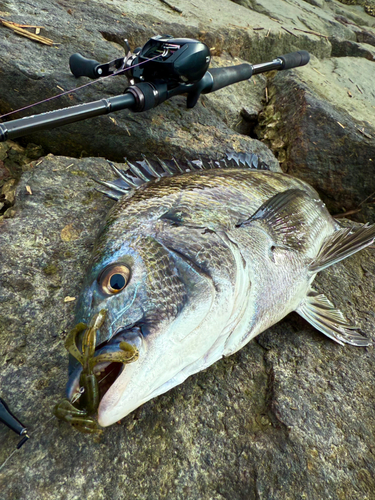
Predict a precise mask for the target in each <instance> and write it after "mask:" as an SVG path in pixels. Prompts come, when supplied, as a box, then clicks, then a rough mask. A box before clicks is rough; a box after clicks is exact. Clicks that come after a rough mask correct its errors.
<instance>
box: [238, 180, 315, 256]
mask: <svg viewBox="0 0 375 500" xmlns="http://www.w3.org/2000/svg"><path fill="white" fill-rule="evenodd" d="M312 203H315V200H312V199H311V197H310V196H309V195H308V194H307V193H305V192H304V191H302V190H301V189H288V190H287V191H284V192H282V193H278V194H276V195H275V196H273V197H272V198H270V199H269V200H267V201H266V202H265V203H263V205H262V206H261V207H260V208H258V210H257V211H256V212H255V214H254V215H252V216H251V217H250V218H249V219H247V220H246V221H244V222H241V223H240V224H237V227H249V226H255V225H256V226H258V227H260V228H262V229H263V230H264V232H266V233H267V234H269V236H270V237H271V238H272V240H273V241H274V242H275V245H277V246H281V247H285V248H289V249H295V250H301V249H302V247H303V245H304V243H305V235H306V228H305V227H304V226H305V224H304V222H306V221H305V220H302V219H301V209H300V208H301V206H304V207H305V212H306V214H307V213H308V209H307V207H308V206H309V205H311V204H312Z"/></svg>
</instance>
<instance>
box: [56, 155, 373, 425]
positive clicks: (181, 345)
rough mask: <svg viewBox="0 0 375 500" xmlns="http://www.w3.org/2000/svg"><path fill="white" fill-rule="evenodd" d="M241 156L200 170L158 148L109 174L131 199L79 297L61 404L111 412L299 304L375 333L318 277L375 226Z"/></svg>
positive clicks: (320, 325) (75, 414) (114, 217)
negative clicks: (340, 305) (152, 157)
mask: <svg viewBox="0 0 375 500" xmlns="http://www.w3.org/2000/svg"><path fill="white" fill-rule="evenodd" d="M232 156H233V157H234V160H235V161H234V160H233V159H232V160H231V161H229V162H228V163H227V162H220V163H218V162H215V164H213V163H211V164H210V165H208V166H207V165H206V166H204V165H203V164H202V163H199V162H196V163H194V165H193V164H191V163H190V164H189V166H188V168H189V169H190V171H188V172H185V171H184V169H183V168H182V167H180V166H178V165H177V164H175V165H174V166H173V171H172V167H171V165H173V163H172V162H171V163H168V164H165V163H163V162H159V163H156V162H148V161H146V160H144V161H143V162H139V163H138V165H137V166H136V165H130V170H128V171H127V172H124V171H119V170H118V169H116V168H115V167H114V168H115V170H116V172H117V174H118V175H119V176H120V179H119V180H118V181H115V182H112V183H102V184H104V186H105V188H104V190H105V191H106V193H107V194H108V195H109V196H111V197H113V198H115V199H117V200H118V201H117V203H116V204H115V205H114V207H113V208H112V210H111V211H110V213H109V215H108V218H107V220H106V222H105V225H104V226H103V228H102V230H101V232H100V234H99V236H98V238H97V241H96V245H95V249H94V253H93V257H92V261H91V264H90V268H89V270H88V273H87V276H86V280H85V284H84V288H83V290H82V294H81V298H80V302H79V308H78V312H77V322H78V321H81V322H83V323H85V324H86V323H89V322H90V320H91V324H90V325H89V328H87V327H86V325H85V324H84V325H82V324H81V325H78V327H76V329H75V330H74V331H73V332H72V333H71V334H70V336H69V338H68V340H67V348H68V349H69V351H70V352H71V353H72V354H73V356H74V357H75V358H76V359H77V360H78V363H77V362H75V364H74V363H72V364H71V370H70V372H71V373H70V378H69V382H68V386H67V394H68V399H69V401H64V402H62V403H60V405H58V406H57V408H56V414H57V415H58V416H59V417H60V418H64V419H65V420H67V421H68V422H70V423H72V424H73V425H75V426H77V427H78V428H79V429H80V430H82V431H84V432H92V431H95V430H97V423H96V420H95V418H94V417H96V418H97V422H98V423H99V425H100V426H104V427H105V426H108V425H111V424H113V423H114V422H116V421H118V420H120V419H121V418H123V417H125V416H126V415H128V414H129V413H130V412H132V411H133V410H135V409H136V408H137V407H139V406H140V405H142V404H143V403H145V402H146V401H148V400H150V399H151V398H154V397H156V396H158V395H159V394H162V393H164V392H166V391H168V390H169V389H171V388H172V387H175V386H176V385H178V384H181V383H182V382H183V381H184V380H185V379H186V378H187V377H189V376H190V375H192V374H193V373H196V372H199V371H200V370H204V369H205V368H207V367H208V366H210V365H211V364H212V363H215V362H216V361H217V360H219V359H220V358H222V357H223V356H229V355H231V354H233V353H235V352H236V351H238V350H239V349H241V348H242V347H243V346H244V345H246V344H247V343H248V342H249V341H250V340H251V339H252V338H254V337H255V336H256V335H258V334H259V333H261V332H263V331H264V330H265V329H266V328H268V327H270V326H271V325H273V324H275V323H276V322H278V321H280V320H281V319H282V318H284V317H285V316H286V315H287V314H288V313H290V312H291V311H297V312H298V313H299V314H300V315H301V316H302V317H303V318H305V319H306V320H307V321H308V322H310V323H311V324H312V325H314V327H315V328H317V329H318V330H320V331H321V332H323V333H324V334H325V335H327V336H328V337H330V338H332V339H333V340H335V341H336V342H338V343H340V344H343V343H348V344H352V345H357V346H366V345H369V344H372V341H371V340H369V339H367V338H365V337H363V336H362V335H360V334H359V333H358V332H357V331H355V328H354V327H353V325H350V324H349V323H348V322H347V320H346V319H345V318H344V316H343V314H342V313H341V312H340V311H338V310H337V309H335V307H334V305H333V304H331V303H330V301H329V300H328V299H327V298H326V297H325V296H324V295H322V294H318V293H317V292H315V291H314V289H313V288H312V287H311V284H312V282H313V280H314V278H315V275H316V273H318V272H319V271H321V270H322V269H324V268H326V267H328V266H330V265H332V264H335V263H336V262H338V261H340V260H342V259H344V258H346V257H349V256H350V255H352V254H354V253H355V252H357V251H358V250H361V249H362V248H365V247H367V246H368V245H370V244H372V243H373V241H374V238H375V226H367V225H365V226H363V227H361V228H359V229H354V228H353V229H348V228H342V227H341V226H340V225H339V224H338V222H336V221H335V219H333V218H332V216H331V215H330V214H329V213H328V211H327V209H326V207H325V205H324V204H323V202H322V201H321V200H320V199H319V196H318V194H317V193H316V191H315V190H314V189H313V188H312V187H311V186H309V185H308V184H306V183H305V182H303V181H301V180H298V179H295V178H293V177H290V176H289V175H286V174H282V173H276V172H271V171H268V170H262V169H257V168H254V166H256V165H257V163H258V159H257V157H256V156H255V155H250V154H247V155H244V154H242V155H236V154H235V155H232ZM239 160H242V163H241V161H239ZM236 162H237V164H238V166H237V164H236ZM219 167H220V168H219ZM263 167H264V166H263ZM85 330H86V333H85V334H84V339H83V341H82V343H83V346H82V348H81V347H77V345H78V346H80V345H81V344H80V343H81V340H79V337H80V335H81V334H82V332H83V331H85ZM80 332H81V333H80ZM80 349H82V351H83V353H81V351H80ZM88 380H89V382H88Z"/></svg>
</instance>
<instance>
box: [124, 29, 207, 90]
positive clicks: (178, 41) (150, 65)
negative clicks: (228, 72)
mask: <svg viewBox="0 0 375 500" xmlns="http://www.w3.org/2000/svg"><path fill="white" fill-rule="evenodd" d="M158 55H159V57H156V56H158ZM155 57H156V58H155ZM152 58H155V59H153V60H152V61H150V59H152ZM147 61H148V62H147ZM210 61H211V54H210V49H209V48H208V47H207V45H206V44H204V43H202V42H200V41H198V40H193V39H191V38H172V37H171V36H169V35H159V36H154V37H152V38H150V40H149V41H148V42H147V43H146V44H145V45H144V46H143V47H142V49H141V50H140V51H139V52H138V54H137V57H136V60H134V62H133V64H134V63H135V64H136V63H145V62H147V64H142V65H141V66H137V67H136V68H134V69H133V70H132V76H133V77H134V79H135V80H138V81H155V80H161V81H168V82H175V83H195V82H197V81H199V80H201V79H202V78H203V76H204V75H205V73H206V71H207V70H208V66H209V64H210Z"/></svg>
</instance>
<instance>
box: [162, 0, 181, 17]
mask: <svg viewBox="0 0 375 500" xmlns="http://www.w3.org/2000/svg"><path fill="white" fill-rule="evenodd" d="M160 1H161V3H165V5H166V6H167V7H169V8H170V9H172V10H174V11H175V12H178V13H179V14H182V10H180V9H179V8H178V7H175V6H174V5H171V4H170V3H169V2H167V1H166V0H160Z"/></svg>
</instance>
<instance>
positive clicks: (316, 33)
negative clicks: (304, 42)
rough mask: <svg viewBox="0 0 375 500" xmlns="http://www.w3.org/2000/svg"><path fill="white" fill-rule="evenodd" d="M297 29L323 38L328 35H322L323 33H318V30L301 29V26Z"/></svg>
mask: <svg viewBox="0 0 375 500" xmlns="http://www.w3.org/2000/svg"><path fill="white" fill-rule="evenodd" d="M294 29H295V30H296V31H302V33H308V34H309V35H316V36H321V37H323V38H327V39H328V36H327V35H322V34H321V33H318V32H317V31H308V30H301V29H299V28H294Z"/></svg>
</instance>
